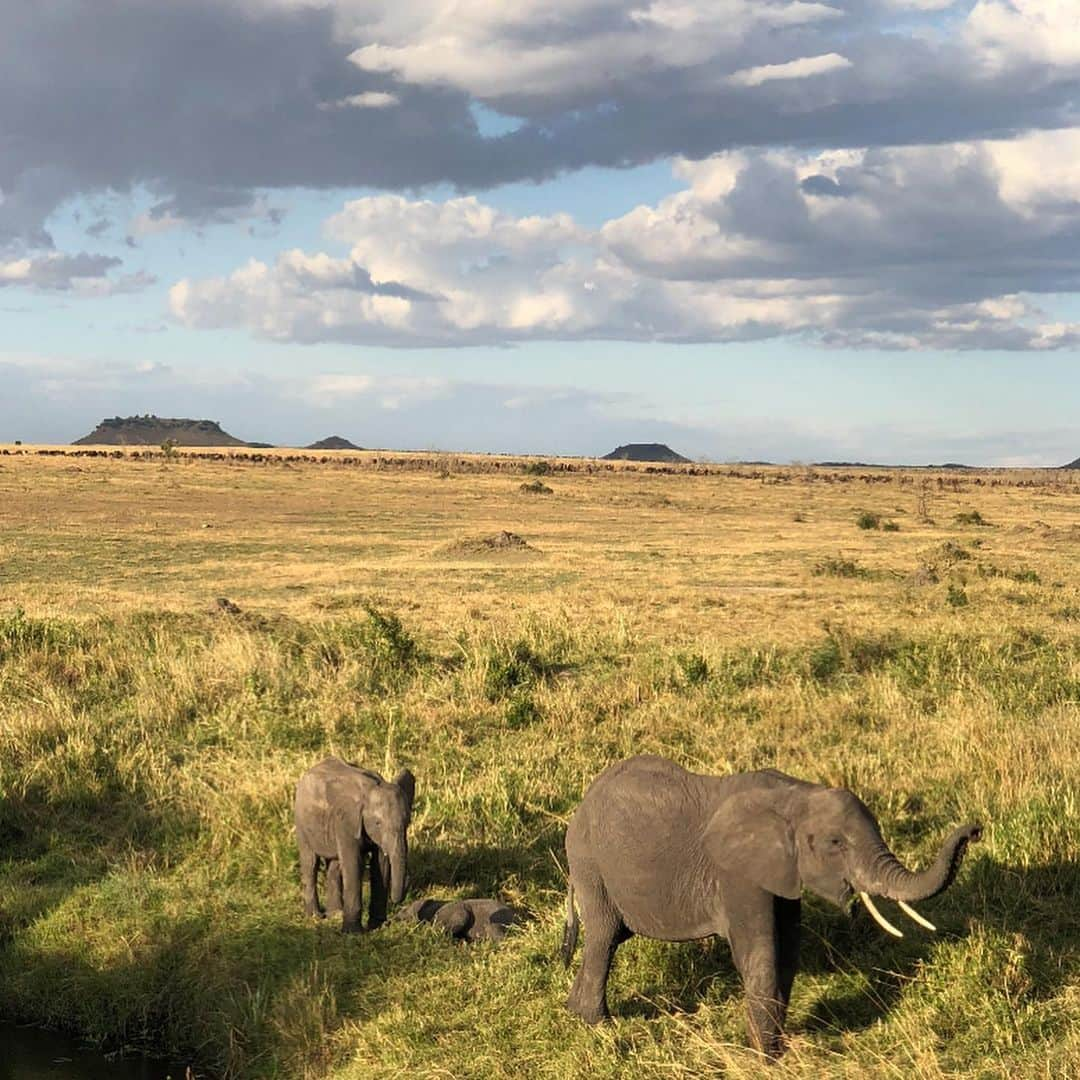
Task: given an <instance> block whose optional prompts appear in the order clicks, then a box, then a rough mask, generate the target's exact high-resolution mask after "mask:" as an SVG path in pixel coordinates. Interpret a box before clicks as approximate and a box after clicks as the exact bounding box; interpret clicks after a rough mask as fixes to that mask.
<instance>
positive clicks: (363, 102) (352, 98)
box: [319, 90, 401, 110]
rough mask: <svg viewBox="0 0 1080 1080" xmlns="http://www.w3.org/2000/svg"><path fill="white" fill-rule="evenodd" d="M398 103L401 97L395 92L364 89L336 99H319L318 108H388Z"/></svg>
mask: <svg viewBox="0 0 1080 1080" xmlns="http://www.w3.org/2000/svg"><path fill="white" fill-rule="evenodd" d="M399 104H401V99H400V98H399V97H398V96H397V95H396V94H388V93H386V92H385V91H383V90H365V91H364V93H362V94H349V96H348V97H343V98H338V99H337V101H321V102H319V108H320V109H323V110H326V109H389V108H390V107H391V106H393V105H399Z"/></svg>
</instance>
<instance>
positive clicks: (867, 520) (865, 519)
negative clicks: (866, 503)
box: [855, 510, 881, 529]
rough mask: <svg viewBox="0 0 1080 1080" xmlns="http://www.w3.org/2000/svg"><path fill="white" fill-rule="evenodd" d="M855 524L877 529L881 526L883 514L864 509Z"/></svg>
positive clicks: (863, 527) (862, 527)
mask: <svg viewBox="0 0 1080 1080" xmlns="http://www.w3.org/2000/svg"><path fill="white" fill-rule="evenodd" d="M855 524H856V525H858V526H859V528H860V529H877V528H880V527H881V515H880V514H874V513H872V512H871V511H869V510H863V511H862V513H861V514H859V516H858V517H857V518H856V519H855Z"/></svg>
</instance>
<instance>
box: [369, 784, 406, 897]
mask: <svg viewBox="0 0 1080 1080" xmlns="http://www.w3.org/2000/svg"><path fill="white" fill-rule="evenodd" d="M415 795H416V778H415V777H414V776H413V774H412V773H411V772H409V770H408V769H402V770H401V772H399V773H398V774H397V776H395V777H394V779H393V780H392V781H391V782H389V783H387V782H385V781H384V782H381V783H379V784H376V785H375V786H374V787H372V788H371V790H370V791H369V792H368V794H367V798H366V799H365V800H364V805H363V810H362V812H361V817H360V834H359V835H360V836H363V835H366V836H367V838H368V839H369V840H370V841H371V842H372V843H373V844H375V845H376V846H377V847H378V849H379V853H378V859H379V868H380V870H381V871H382V875H383V881H387V882H389V886H390V889H389V891H390V900H391V901H392V902H393V903H395V904H400V903H401V901H402V900H403V899H404V897H405V887H406V878H407V863H408V854H409V845H408V841H407V839H406V832H407V830H408V827H409V822H410V820H411V819H412V807H413V799H414V798H415Z"/></svg>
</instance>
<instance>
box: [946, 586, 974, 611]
mask: <svg viewBox="0 0 1080 1080" xmlns="http://www.w3.org/2000/svg"><path fill="white" fill-rule="evenodd" d="M945 602H946V603H947V604H948V605H949V607H954V608H960V607H967V605H968V603H969V601H968V594H967V592H966V591H965V589H964V587H963V586H962V585H950V586H949V591H948V592H947V593H946V594H945Z"/></svg>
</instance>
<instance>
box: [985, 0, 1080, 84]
mask: <svg viewBox="0 0 1080 1080" xmlns="http://www.w3.org/2000/svg"><path fill="white" fill-rule="evenodd" d="M965 39H966V41H967V42H968V44H969V45H970V46H972V47H973V48H974V49H975V50H976V54H977V55H979V56H980V57H981V59H982V60H983V62H984V64H985V65H986V66H988V67H989V68H992V69H1000V68H1008V67H1012V66H1019V65H1027V66H1031V65H1037V66H1039V67H1040V68H1043V69H1044V70H1045V69H1053V68H1064V69H1072V70H1075V69H1076V68H1077V67H1080V5H1077V3H1076V0H978V3H976V4H975V6H974V7H973V8H972V9H971V11H970V13H969V14H968V18H967V22H966V25H965Z"/></svg>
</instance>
